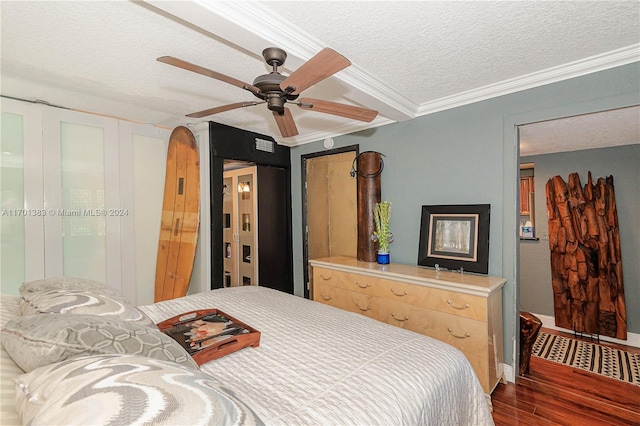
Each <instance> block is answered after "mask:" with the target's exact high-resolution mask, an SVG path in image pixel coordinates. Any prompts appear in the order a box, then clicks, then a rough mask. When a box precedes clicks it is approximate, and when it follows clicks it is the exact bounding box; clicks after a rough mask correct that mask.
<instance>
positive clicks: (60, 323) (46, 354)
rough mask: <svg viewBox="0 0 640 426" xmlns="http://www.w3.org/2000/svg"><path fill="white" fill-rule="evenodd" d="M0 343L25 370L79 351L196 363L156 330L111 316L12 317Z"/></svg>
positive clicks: (194, 367)
mask: <svg viewBox="0 0 640 426" xmlns="http://www.w3.org/2000/svg"><path fill="white" fill-rule="evenodd" d="M0 338H1V340H2V346H3V347H4V348H5V350H6V351H7V352H8V353H9V355H10V356H11V358H12V359H13V360H14V361H15V363H16V364H18V366H20V368H22V369H23V370H24V371H27V372H28V371H31V370H34V369H36V368H38V367H41V366H44V365H48V364H52V363H54V362H59V361H63V360H65V359H68V358H73V357H77V356H81V355H92V354H130V355H141V356H147V357H151V358H156V359H161V360H168V361H173V362H175V363H178V364H183V365H185V366H187V367H189V368H193V369H196V370H197V369H198V368H199V367H198V365H197V364H196V362H195V361H194V360H193V359H192V358H191V356H190V355H189V354H188V353H187V351H186V350H185V349H184V348H183V347H182V346H181V345H180V344H179V343H178V342H176V341H175V340H174V339H172V338H171V337H169V336H168V335H166V334H165V333H163V332H161V331H160V330H158V329H156V330H154V329H152V328H149V327H144V326H141V325H137V324H134V323H131V322H127V321H123V320H121V319H119V318H116V317H104V316H97V315H64V314H48V315H29V316H26V317H19V318H14V319H12V320H10V321H9V322H7V323H6V324H5V325H4V326H3V327H2V330H0Z"/></svg>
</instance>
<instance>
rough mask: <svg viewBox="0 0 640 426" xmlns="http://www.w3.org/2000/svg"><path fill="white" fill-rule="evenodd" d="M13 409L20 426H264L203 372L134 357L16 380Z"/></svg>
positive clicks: (64, 365) (91, 360) (87, 360)
mask: <svg viewBox="0 0 640 426" xmlns="http://www.w3.org/2000/svg"><path fill="white" fill-rule="evenodd" d="M16 409H17V411H18V414H19V415H20V417H21V419H22V423H23V424H41V425H90V424H91V425H106V424H118V425H125V424H126V425H131V424H137V425H142V424H153V425H157V424H158V425H160V424H171V425H202V424H209V425H257V424H262V422H261V421H260V420H259V419H258V418H257V417H256V416H255V414H254V413H253V412H252V411H251V410H250V409H249V408H248V407H247V406H246V405H245V404H244V403H242V402H241V401H240V400H238V399H237V398H236V397H234V396H232V394H231V393H230V392H229V390H228V389H224V388H223V387H222V386H220V385H219V384H218V383H217V382H216V381H215V380H214V379H213V378H211V377H209V376H207V375H206V374H204V373H203V372H201V371H196V370H191V369H189V368H185V367H183V366H180V365H177V364H173V363H169V362H166V361H160V360H156V359H152V358H145V357H139V356H134V355H94V356H88V357H80V358H74V359H72V360H67V361H63V362H60V363H57V364H51V365H48V366H45V367H40V368H37V369H35V370H33V371H32V372H30V373H27V374H24V375H22V376H20V377H18V378H17V379H16Z"/></svg>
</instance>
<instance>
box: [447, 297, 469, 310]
mask: <svg viewBox="0 0 640 426" xmlns="http://www.w3.org/2000/svg"><path fill="white" fill-rule="evenodd" d="M447 303H448V304H449V306H451V307H452V308H453V309H457V310H459V311H461V310H463V309H468V308H469V307H470V306H469V304H468V303H465V304H464V305H463V306H456V305H454V304H453V302H452V301H451V299H449V300H447Z"/></svg>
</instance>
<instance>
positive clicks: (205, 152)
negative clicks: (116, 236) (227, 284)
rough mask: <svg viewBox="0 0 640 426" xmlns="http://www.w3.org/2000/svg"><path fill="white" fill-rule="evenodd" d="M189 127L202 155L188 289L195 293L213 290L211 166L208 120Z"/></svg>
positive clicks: (189, 291)
mask: <svg viewBox="0 0 640 426" xmlns="http://www.w3.org/2000/svg"><path fill="white" fill-rule="evenodd" d="M188 127H189V128H190V130H191V131H192V132H193V135H194V136H195V138H196V142H197V143H198V155H199V156H200V226H199V227H198V246H197V248H196V258H195V260H194V262H193V272H192V273H191V280H190V281H189V290H188V294H193V293H201V292H203V291H209V290H211V261H210V260H211V179H210V177H211V167H210V157H209V153H210V152H209V150H210V145H209V124H208V122H203V123H198V124H197V125H195V126H188Z"/></svg>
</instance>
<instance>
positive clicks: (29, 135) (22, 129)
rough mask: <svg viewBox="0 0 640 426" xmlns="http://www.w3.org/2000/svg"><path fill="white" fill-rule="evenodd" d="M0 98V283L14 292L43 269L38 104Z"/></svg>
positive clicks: (42, 272) (41, 273) (4, 289)
mask: <svg viewBox="0 0 640 426" xmlns="http://www.w3.org/2000/svg"><path fill="white" fill-rule="evenodd" d="M0 102H1V107H2V126H1V128H2V134H1V136H0V152H1V153H2V154H1V156H0V205H1V207H2V214H1V216H0V241H1V248H0V264H1V265H2V267H1V268H0V288H2V292H3V293H6V294H13V295H17V294H18V288H19V287H20V285H21V284H22V283H23V282H24V281H26V280H34V279H37V278H40V277H42V275H43V274H44V256H43V255H42V253H43V251H44V235H43V232H42V228H43V226H44V216H43V215H44V213H45V212H44V210H43V207H44V204H43V201H42V200H43V196H42V193H43V188H42V144H41V138H42V113H41V108H40V106H39V105H33V104H27V103H24V102H17V101H14V100H11V99H6V98H2V100H1V101H0Z"/></svg>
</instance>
